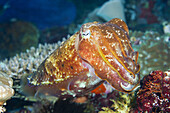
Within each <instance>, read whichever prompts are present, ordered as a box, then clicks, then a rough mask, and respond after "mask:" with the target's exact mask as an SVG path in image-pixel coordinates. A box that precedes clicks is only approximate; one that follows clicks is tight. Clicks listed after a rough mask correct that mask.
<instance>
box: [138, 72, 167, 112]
mask: <svg viewBox="0 0 170 113" xmlns="http://www.w3.org/2000/svg"><path fill="white" fill-rule="evenodd" d="M137 96H138V97H137V103H138V109H139V111H143V112H164V113H165V112H168V113H169V112H170V71H168V72H165V73H164V72H162V71H153V72H151V73H150V74H149V75H147V76H145V77H144V78H143V80H142V82H141V89H140V90H139V91H138V93H137Z"/></svg>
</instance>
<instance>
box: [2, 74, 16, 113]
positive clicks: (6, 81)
mask: <svg viewBox="0 0 170 113" xmlns="http://www.w3.org/2000/svg"><path fill="white" fill-rule="evenodd" d="M12 86H13V80H12V78H10V77H8V75H6V74H5V73H3V72H1V71H0V112H5V108H3V104H4V103H5V102H6V101H7V100H8V99H10V98H11V97H12V96H13V95H14V90H13V89H12Z"/></svg>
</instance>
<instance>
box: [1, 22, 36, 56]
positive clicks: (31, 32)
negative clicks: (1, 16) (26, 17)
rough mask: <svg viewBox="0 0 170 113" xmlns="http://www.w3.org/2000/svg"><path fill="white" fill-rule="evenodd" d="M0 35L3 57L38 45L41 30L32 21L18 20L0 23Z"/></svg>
mask: <svg viewBox="0 0 170 113" xmlns="http://www.w3.org/2000/svg"><path fill="white" fill-rule="evenodd" d="M0 36H1V41H0V48H1V49H0V54H1V55H0V59H3V58H7V57H12V56H14V55H15V54H16V53H20V52H23V51H25V50H26V49H28V48H30V47H31V46H34V47H35V46H37V45H38V38H39V31H38V30H37V28H36V27H35V26H34V25H32V24H31V23H27V22H22V21H16V22H9V23H2V24H0Z"/></svg>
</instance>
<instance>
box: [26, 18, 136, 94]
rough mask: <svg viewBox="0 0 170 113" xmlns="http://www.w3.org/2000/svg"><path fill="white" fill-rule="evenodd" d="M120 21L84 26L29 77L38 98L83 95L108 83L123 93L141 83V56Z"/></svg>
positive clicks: (126, 28)
mask: <svg viewBox="0 0 170 113" xmlns="http://www.w3.org/2000/svg"><path fill="white" fill-rule="evenodd" d="M128 33H129V31H128V27H127V25H126V24H125V22H123V21H122V20H120V19H112V20H111V21H109V22H107V23H104V24H100V23H97V22H93V23H87V24H84V25H83V26H82V27H81V29H80V31H78V32H77V33H75V34H74V35H73V36H71V37H70V38H69V39H68V40H67V41H66V42H64V43H63V44H62V45H61V46H60V47H59V48H58V49H56V50H55V51H54V52H53V53H52V54H51V55H49V57H48V58H46V59H45V60H44V61H43V63H42V64H41V65H40V66H39V68H38V69H37V72H35V73H34V74H32V75H30V76H29V77H28V81H29V85H30V86H33V87H35V92H36V95H39V94H40V93H41V94H45V95H64V94H65V93H64V92H67V94H71V95H78V94H80V95H82V94H85V93H88V92H89V91H92V90H93V89H95V88H96V87H98V86H99V85H100V84H102V83H103V82H104V81H108V82H109V83H110V84H111V85H112V86H113V87H114V88H116V89H117V90H119V91H122V92H130V91H132V90H133V89H134V88H135V87H136V86H137V85H138V83H139V74H138V72H139V65H138V64H137V58H138V53H137V52H134V50H133V49H132V47H131V45H130V42H129V38H128Z"/></svg>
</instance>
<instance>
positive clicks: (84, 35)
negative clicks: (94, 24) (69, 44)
mask: <svg viewBox="0 0 170 113" xmlns="http://www.w3.org/2000/svg"><path fill="white" fill-rule="evenodd" d="M90 35H91V32H90V30H86V31H84V32H83V31H82V32H81V37H82V38H85V39H86V38H90Z"/></svg>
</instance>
